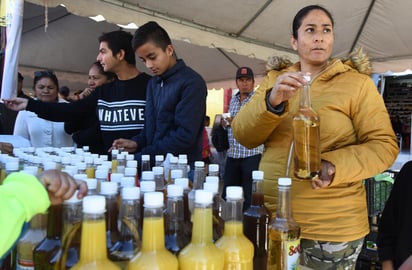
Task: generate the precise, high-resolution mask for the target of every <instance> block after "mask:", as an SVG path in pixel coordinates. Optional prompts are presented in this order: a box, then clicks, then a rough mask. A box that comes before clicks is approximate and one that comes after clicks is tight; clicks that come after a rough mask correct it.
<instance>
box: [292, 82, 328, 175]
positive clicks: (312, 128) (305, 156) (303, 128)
mask: <svg viewBox="0 0 412 270" xmlns="http://www.w3.org/2000/svg"><path fill="white" fill-rule="evenodd" d="M305 79H306V81H307V83H306V84H305V85H304V86H303V87H302V88H301V89H300V103H299V109H298V111H297V112H296V114H295V115H294V116H293V148H294V153H295V154H294V163H295V168H294V174H295V176H296V177H297V178H300V179H308V180H311V179H312V178H313V177H315V176H316V175H319V174H320V170H321V159H320V127H319V123H320V121H319V116H318V114H317V113H316V112H315V110H314V109H313V108H312V103H311V99H310V75H309V74H307V75H305Z"/></svg>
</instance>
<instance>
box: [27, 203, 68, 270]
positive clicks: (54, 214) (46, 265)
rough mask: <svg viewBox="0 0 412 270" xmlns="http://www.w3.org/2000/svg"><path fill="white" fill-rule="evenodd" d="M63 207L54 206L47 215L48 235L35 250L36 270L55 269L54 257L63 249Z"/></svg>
mask: <svg viewBox="0 0 412 270" xmlns="http://www.w3.org/2000/svg"><path fill="white" fill-rule="evenodd" d="M62 208H63V207H62V205H52V206H50V207H49V210H48V214H47V235H46V238H44V239H43V240H42V241H41V242H40V243H39V244H38V245H37V246H36V248H35V249H34V251H33V258H34V268H35V269H36V270H43V269H44V270H47V269H53V266H52V265H51V264H50V261H51V259H52V258H53V256H54V255H55V254H56V253H57V252H58V251H59V249H60V248H61V244H62V243H61V235H62V227H63V226H62V221H63V216H62Z"/></svg>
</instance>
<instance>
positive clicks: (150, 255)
mask: <svg viewBox="0 0 412 270" xmlns="http://www.w3.org/2000/svg"><path fill="white" fill-rule="evenodd" d="M144 201H145V205H144V218H143V236H142V248H141V250H140V252H139V253H138V254H137V255H136V256H135V257H134V258H133V259H132V260H131V261H130V263H129V265H128V267H127V269H128V270H136V269H158V270H163V269H164V270H177V269H178V268H179V265H178V261H177V258H176V257H175V256H174V255H173V254H172V253H171V252H170V251H168V250H167V249H166V248H165V237H164V218H163V193H162V192H147V193H145V194H144Z"/></svg>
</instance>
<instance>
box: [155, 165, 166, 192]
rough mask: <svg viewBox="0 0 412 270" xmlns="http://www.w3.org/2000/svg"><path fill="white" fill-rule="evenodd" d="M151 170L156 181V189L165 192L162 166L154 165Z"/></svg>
mask: <svg viewBox="0 0 412 270" xmlns="http://www.w3.org/2000/svg"><path fill="white" fill-rule="evenodd" d="M152 171H153V176H154V181H155V183H156V191H159V192H163V193H166V190H165V175H164V168H163V167H162V166H154V167H153V168H152Z"/></svg>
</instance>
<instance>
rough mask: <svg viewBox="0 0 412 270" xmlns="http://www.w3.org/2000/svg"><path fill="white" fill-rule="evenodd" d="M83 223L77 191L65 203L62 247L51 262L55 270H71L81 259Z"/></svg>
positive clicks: (80, 201)
mask: <svg viewBox="0 0 412 270" xmlns="http://www.w3.org/2000/svg"><path fill="white" fill-rule="evenodd" d="M81 222H82V200H80V199H78V198H77V191H76V192H75V193H74V194H73V196H72V197H71V198H70V199H68V200H65V201H64V202H63V235H62V246H61V248H60V249H59V251H58V252H57V253H56V254H55V255H54V256H53V258H52V259H51V260H50V263H51V264H52V265H54V269H55V270H62V269H70V268H71V267H73V266H74V265H75V264H76V263H77V262H78V261H79V258H80V232H81V230H80V225H81Z"/></svg>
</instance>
